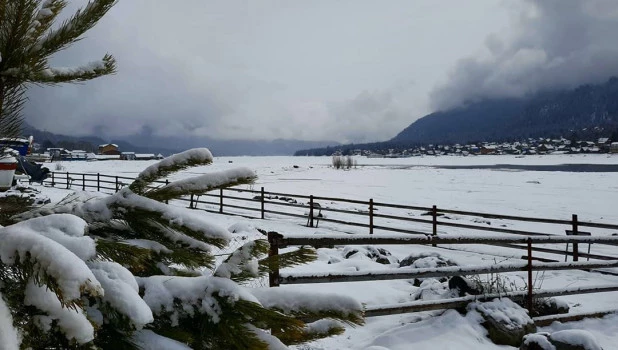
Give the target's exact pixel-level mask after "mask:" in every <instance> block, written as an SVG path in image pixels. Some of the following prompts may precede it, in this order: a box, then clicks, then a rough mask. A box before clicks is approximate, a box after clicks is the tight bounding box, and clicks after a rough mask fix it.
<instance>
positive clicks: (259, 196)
mask: <svg viewBox="0 0 618 350" xmlns="http://www.w3.org/2000/svg"><path fill="white" fill-rule="evenodd" d="M133 180H134V178H130V177H122V176H112V175H104V174H86V173H69V172H53V173H51V175H50V177H49V178H48V179H47V180H46V181H45V184H46V185H50V186H54V187H62V188H66V189H81V190H96V191H99V192H108V193H113V192H117V191H118V190H120V189H121V188H122V187H124V186H126V185H128V184H130V183H131V182H132V181H133ZM167 183H169V181H168V180H165V181H157V182H155V185H156V186H163V185H165V184H167ZM180 201H181V202H184V203H186V204H188V207H189V208H191V209H200V210H204V211H208V212H214V213H223V214H234V215H242V216H244V217H250V218H260V219H265V218H293V219H300V222H301V223H303V224H305V225H306V226H309V227H317V226H318V225H319V224H320V223H326V224H332V225H333V226H336V227H337V228H340V227H347V228H349V229H350V230H357V231H356V232H354V233H369V234H370V235H371V234H374V233H375V232H378V233H380V234H384V233H389V232H396V233H405V234H412V235H423V236H424V235H426V234H431V235H437V234H438V233H439V230H440V229H443V228H445V229H446V228H448V230H449V233H451V232H452V231H454V230H459V231H456V232H457V233H462V234H469V233H471V232H474V233H477V232H494V233H501V234H511V235H521V236H526V237H528V236H534V237H543V236H553V235H564V234H565V233H567V234H569V235H572V236H580V235H590V232H585V231H584V230H588V231H590V230H596V231H597V232H595V235H596V234H597V233H598V234H600V235H609V234H612V233H613V234H616V235H618V233H616V232H618V225H614V224H609V223H601V222H590V221H581V220H580V219H579V218H578V215H576V214H573V215H571V217H570V219H569V220H566V219H552V218H541V217H527V216H516V215H501V214H492V213H484V212H471V211H462V210H453V209H445V208H438V207H437V206H436V205H433V206H427V207H422V206H411V205H402V204H394V203H384V202H376V201H374V200H373V199H369V200H357V199H345V198H335V197H325V196H313V195H301V194H290V193H278V192H270V191H266V190H265V189H264V187H261V188H260V189H259V190H255V189H252V188H245V189H243V188H226V189H220V190H217V191H213V192H211V193H207V194H205V195H202V196H197V195H191V196H188V197H186V198H181V199H180ZM461 217H465V218H466V219H468V220H469V221H472V222H474V221H476V222H478V224H472V223H461V222H457V221H459V220H457V219H458V218H461ZM489 220H495V221H498V224H496V225H491V222H490V221H489ZM488 223H489V224H488ZM522 223H524V224H525V223H534V224H535V228H536V227H541V228H542V230H538V229H537V230H536V231H532V230H529V229H519V228H517V227H515V228H512V227H509V226H513V225H514V226H517V225H520V224H522ZM607 230H612V231H611V232H607ZM435 244H437V243H434V246H435ZM486 244H491V245H498V246H501V247H506V248H512V249H513V250H527V249H528V248H527V247H526V245H525V244H522V242H510V241H498V242H491V243H486ZM616 245H618V244H616V243H598V242H597V243H595V247H598V248H595V249H597V250H599V248H600V247H602V246H607V247H606V249H604V250H603V249H600V250H601V253H603V254H593V253H591V252H590V250H588V251H587V252H582V251H580V249H579V244H578V243H577V242H575V243H574V244H572V245H570V247H571V250H568V249H567V250H563V249H562V248H558V247H557V246H556V245H553V246H550V247H538V246H535V247H533V250H534V251H535V252H538V253H543V254H544V256H545V258H544V257H541V256H537V257H535V259H537V260H550V261H556V260H557V259H558V258H557V256H560V259H562V258H564V260H565V261H566V259H567V257H572V260H573V261H578V260H579V259H580V258H586V259H599V260H613V259H618V252H616V253H614V250H615V249H614V247H615V246H616ZM609 246H611V247H609ZM588 248H589V249H590V246H588ZM548 256H549V257H551V258H549V259H548V258H547V257H548ZM522 258H525V257H524V256H522Z"/></svg>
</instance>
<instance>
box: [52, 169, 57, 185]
mask: <svg viewBox="0 0 618 350" xmlns="http://www.w3.org/2000/svg"><path fill="white" fill-rule="evenodd" d="M55 174H56V173H55V172H53V173H52V184H51V185H52V187H54V185H55V184H56V179H55V178H54V175H55Z"/></svg>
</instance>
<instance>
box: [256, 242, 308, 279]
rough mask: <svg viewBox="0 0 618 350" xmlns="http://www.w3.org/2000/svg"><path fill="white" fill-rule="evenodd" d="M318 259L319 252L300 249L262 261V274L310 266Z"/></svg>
mask: <svg viewBox="0 0 618 350" xmlns="http://www.w3.org/2000/svg"><path fill="white" fill-rule="evenodd" d="M317 258H318V255H317V252H316V250H315V249H314V248H311V247H300V248H298V249H297V250H294V251H291V252H287V253H283V254H278V255H273V256H269V257H266V258H263V259H261V260H260V262H259V263H260V274H261V275H264V274H268V273H269V272H273V271H278V270H280V269H284V268H288V267H294V266H298V265H304V264H308V263H310V262H312V261H315V260H316V259H317Z"/></svg>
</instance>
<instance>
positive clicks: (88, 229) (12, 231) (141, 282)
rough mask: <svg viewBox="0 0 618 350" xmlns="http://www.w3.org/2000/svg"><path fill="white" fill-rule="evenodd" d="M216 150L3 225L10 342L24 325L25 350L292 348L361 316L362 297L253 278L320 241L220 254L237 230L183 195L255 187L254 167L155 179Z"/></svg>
mask: <svg viewBox="0 0 618 350" xmlns="http://www.w3.org/2000/svg"><path fill="white" fill-rule="evenodd" d="M212 159H213V158H212V155H211V154H210V152H209V151H208V150H207V149H194V150H189V151H186V152H183V153H180V154H177V155H173V156H171V157H168V158H166V159H163V160H162V161H160V162H159V163H157V164H154V165H152V166H150V167H148V168H146V169H145V170H144V171H143V172H141V173H140V174H139V176H138V178H137V179H136V180H135V181H134V182H133V183H132V184H130V185H129V186H128V187H125V188H123V189H121V190H120V191H119V192H117V193H116V194H114V195H111V196H97V195H95V194H86V193H79V194H74V195H70V196H68V197H67V198H66V199H65V200H63V201H62V202H61V203H59V204H57V205H55V206H52V207H49V208H40V209H38V210H34V211H30V212H27V213H25V214H21V215H20V216H19V217H16V218H14V219H15V221H16V222H17V223H16V224H14V225H12V226H8V227H5V228H0V239H2V241H3V245H1V246H0V261H1V264H0V271H4V272H3V273H0V294H1V295H2V298H1V299H0V338H3V337H4V338H6V339H0V341H3V343H4V344H17V343H19V337H18V336H17V334H20V335H21V337H22V340H21V345H20V346H21V348H22V349H25V348H32V349H58V348H60V349H65V348H66V349H68V348H76V349H77V348H79V349H82V348H83V349H90V348H100V349H157V348H160V349H284V348H286V347H285V345H288V344H299V343H303V342H307V341H310V340H313V339H318V338H322V337H326V336H330V335H333V334H339V333H341V332H342V331H343V326H342V323H341V322H343V323H348V324H352V325H354V324H361V323H362V322H363V319H362V306H361V305H360V304H359V303H358V302H356V301H354V300H353V299H351V298H348V297H344V296H337V295H323V296H320V295H315V294H311V295H304V294H302V293H297V292H290V291H289V290H286V289H282V288H250V287H248V286H247V285H243V284H244V283H246V282H247V281H250V280H252V279H254V278H258V277H260V276H264V275H265V274H267V273H268V272H269V271H271V270H272V269H274V268H276V267H277V268H284V267H289V266H295V265H297V264H303V263H307V262H309V261H312V260H313V259H315V258H316V253H315V251H314V250H313V249H309V248H300V249H298V250H296V251H292V252H287V253H284V254H281V255H279V256H277V257H267V254H266V253H267V251H268V248H269V247H268V242H267V241H266V240H265V239H264V238H258V239H248V240H246V241H245V243H244V244H243V245H242V246H241V247H240V248H238V249H235V250H234V249H231V250H229V254H227V255H226V257H225V259H223V260H222V261H216V260H215V259H214V257H213V248H216V247H218V248H223V249H225V248H226V247H228V248H229V246H228V244H229V242H230V241H231V240H232V239H234V238H239V237H234V234H233V233H230V232H229V231H228V230H225V229H222V228H220V227H218V226H216V225H213V224H211V223H210V222H209V221H208V220H206V219H205V218H204V216H203V215H200V214H197V213H196V212H195V211H194V210H189V209H186V208H182V207H179V206H174V205H173V201H174V200H175V199H178V198H180V197H181V196H186V195H190V194H204V193H205V192H207V191H211V190H214V189H219V188H224V187H228V186H233V185H240V184H249V183H251V182H253V181H254V179H255V173H254V172H253V171H251V170H250V169H246V168H238V169H231V170H227V171H222V172H216V173H209V174H205V175H201V176H198V177H194V178H189V179H185V180H179V181H174V182H171V183H169V184H167V185H163V186H157V185H156V183H155V182H156V181H157V180H160V179H163V178H166V177H168V176H169V175H170V174H172V173H174V172H177V171H180V170H183V169H186V168H188V167H193V166H202V165H207V164H210V163H211V162H212ZM167 201H172V204H166V202H167ZM242 235H245V233H242ZM258 235H259V234H258ZM24 237H25V238H26V239H27V242H25V243H24V242H21V241H20V240H21V239H22V238H24ZM12 240H15V241H16V243H13V241H12ZM48 245H49V246H50V247H52V248H53V249H52V248H48V247H47V246H48ZM43 247H45V248H43ZM58 260H61V261H58ZM211 271H212V272H211ZM7 337H8V338H7ZM162 344H164V345H162ZM284 344H285V345H284ZM8 348H9V349H17V348H18V347H8Z"/></svg>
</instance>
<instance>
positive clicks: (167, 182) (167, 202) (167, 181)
mask: <svg viewBox="0 0 618 350" xmlns="http://www.w3.org/2000/svg"><path fill="white" fill-rule="evenodd" d="M169 184H170V180H168V179H165V186H167V185H169ZM165 204H170V201H168V200H167V199H166V200H165Z"/></svg>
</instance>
